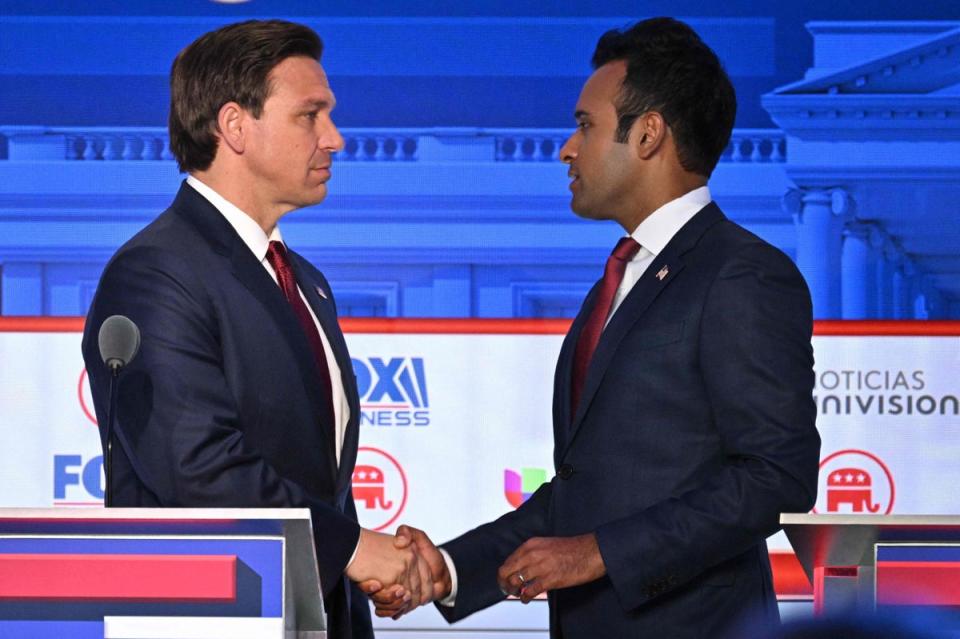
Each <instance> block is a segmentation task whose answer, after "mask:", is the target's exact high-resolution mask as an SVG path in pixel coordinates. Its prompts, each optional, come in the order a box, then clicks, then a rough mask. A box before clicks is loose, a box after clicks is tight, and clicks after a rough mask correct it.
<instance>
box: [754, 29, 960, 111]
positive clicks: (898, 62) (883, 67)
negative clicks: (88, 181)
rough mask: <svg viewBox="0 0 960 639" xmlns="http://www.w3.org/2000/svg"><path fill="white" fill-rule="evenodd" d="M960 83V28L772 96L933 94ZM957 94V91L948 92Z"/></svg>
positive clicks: (775, 92) (795, 84)
mask: <svg viewBox="0 0 960 639" xmlns="http://www.w3.org/2000/svg"><path fill="white" fill-rule="evenodd" d="M958 84H960V28H952V29H950V30H948V31H945V32H943V33H940V34H936V35H931V36H930V37H929V38H927V39H924V40H923V41H921V42H919V43H916V44H913V45H911V46H908V47H905V48H902V49H899V50H897V51H894V52H891V53H887V54H884V55H880V56H876V57H873V58H869V59H866V60H864V61H863V62H860V63H857V64H853V65H850V66H847V67H845V68H842V69H838V70H836V71H833V72H830V73H826V74H824V75H820V76H818V77H815V78H812V79H806V80H801V81H799V82H794V83H792V84H788V85H786V86H783V87H780V88H778V89H775V90H774V91H773V92H772V93H771V94H769V96H798V95H914V96H916V95H930V94H934V95H936V94H938V93H939V92H941V91H944V90H952V91H956V86H957V85H958ZM946 95H956V93H955V92H954V93H946Z"/></svg>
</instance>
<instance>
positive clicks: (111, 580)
mask: <svg viewBox="0 0 960 639" xmlns="http://www.w3.org/2000/svg"><path fill="white" fill-rule="evenodd" d="M321 593H322V591H321V589H320V580H319V577H318V574H317V558H316V550H315V548H314V537H313V530H312V526H311V522H310V511H309V510H307V509H258V508H217V509H195V508H110V509H104V508H44V509H23V508H0V637H31V638H32V639H34V638H35V639H43V638H46V637H50V638H51V639H63V638H64V637H70V638H71V639H88V638H93V637H96V638H98V639H141V638H143V639H145V638H149V639H185V638H187V637H189V638H190V639H228V638H229V639H246V638H250V639H253V638H256V639H267V638H270V639H273V638H276V639H325V638H326V616H325V615H324V611H323V598H322V594H321Z"/></svg>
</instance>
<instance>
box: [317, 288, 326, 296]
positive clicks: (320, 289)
mask: <svg viewBox="0 0 960 639" xmlns="http://www.w3.org/2000/svg"><path fill="white" fill-rule="evenodd" d="M317 295H319V296H320V297H322V298H323V299H327V292H326V291H325V290H323V287H322V286H318V287H317Z"/></svg>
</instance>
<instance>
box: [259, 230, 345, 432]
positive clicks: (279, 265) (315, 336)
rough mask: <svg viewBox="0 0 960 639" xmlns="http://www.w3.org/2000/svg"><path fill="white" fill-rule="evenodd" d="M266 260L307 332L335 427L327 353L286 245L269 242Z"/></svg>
mask: <svg viewBox="0 0 960 639" xmlns="http://www.w3.org/2000/svg"><path fill="white" fill-rule="evenodd" d="M267 261H268V262H270V266H272V267H273V270H274V272H275V273H276V274H277V283H278V284H280V288H281V290H283V295H284V297H286V298H287V301H288V302H289V303H290V306H291V307H292V308H293V312H294V313H295V314H296V316H297V319H298V320H300V326H301V327H302V328H303V332H304V333H306V334H307V341H308V342H310V347H311V348H312V349H313V356H314V358H315V359H316V361H317V369H318V372H319V373H320V383H321V384H322V385H323V389H324V390H325V391H326V395H327V397H329V398H330V402H329V403H328V404H327V406H326V410H327V415H326V417H327V419H328V423H329V424H330V426H331V428H334V429H335V428H336V418H335V413H334V412H333V390H332V388H333V387H332V385H331V383H330V367H329V366H327V354H326V352H325V351H324V349H323V340H321V339H320V331H319V330H317V325H316V323H315V322H314V321H313V317H312V316H311V315H310V310H309V309H308V308H307V305H306V304H304V302H303V298H301V297H300V290H299V289H298V288H297V278H296V277H295V276H294V274H293V268H292V267H291V266H290V258H289V257H287V247H286V246H284V245H283V242H277V241H273V242H270V246H269V248H267Z"/></svg>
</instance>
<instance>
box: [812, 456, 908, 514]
mask: <svg viewBox="0 0 960 639" xmlns="http://www.w3.org/2000/svg"><path fill="white" fill-rule="evenodd" d="M895 495H896V489H895V486H894V482H893V474H892V473H891V472H890V469H889V468H888V467H887V465H886V464H885V463H884V462H883V460H882V459H880V457H878V456H877V455H875V454H874V453H871V452H868V451H865V450H856V449H852V448H851V449H846V450H838V451H837V452H835V453H831V454H830V455H828V456H827V457H825V458H824V459H823V461H821V462H820V485H819V487H818V490H817V504H816V506H815V507H814V509H813V512H815V513H818V512H819V513H841V514H853V515H858V514H859V515H870V514H879V513H882V514H885V515H889V514H890V512H891V511H892V510H893V501H894V497H895Z"/></svg>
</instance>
